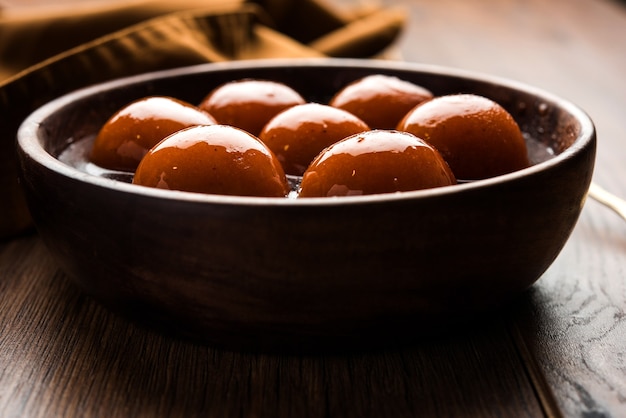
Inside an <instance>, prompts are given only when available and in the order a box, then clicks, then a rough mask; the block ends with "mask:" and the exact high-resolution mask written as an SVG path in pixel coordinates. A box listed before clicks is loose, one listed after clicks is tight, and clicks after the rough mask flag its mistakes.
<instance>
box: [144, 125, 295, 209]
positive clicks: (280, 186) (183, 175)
mask: <svg viewBox="0 0 626 418" xmlns="http://www.w3.org/2000/svg"><path fill="white" fill-rule="evenodd" d="M133 183H134V184H139V185H142V186H148V187H156V188H160V189H171V190H183V191H188V192H198V193H210V194H220V195H236V196H260V197H285V196H286V195H287V194H288V193H289V191H290V187H289V184H288V182H287V179H286V176H285V173H284V171H283V169H282V167H281V165H280V163H279V162H278V160H277V159H276V156H275V155H274V154H273V153H272V152H271V151H270V149H269V148H267V146H265V144H263V143H262V142H261V141H260V140H259V139H258V138H256V137H255V136H253V135H252V134H250V133H248V132H246V131H243V130H241V129H238V128H235V127H232V126H226V125H206V126H194V127H191V128H187V129H183V130H181V131H178V132H176V133H174V134H172V135H170V136H169V137H167V138H165V139H164V140H163V141H161V142H160V143H159V144H157V145H156V146H155V147H154V148H152V149H151V150H150V151H149V152H148V154H146V156H145V157H144V158H143V159H142V160H141V163H140V164H139V167H137V171H136V172H135V177H134V179H133Z"/></svg>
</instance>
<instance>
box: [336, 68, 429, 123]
mask: <svg viewBox="0 0 626 418" xmlns="http://www.w3.org/2000/svg"><path fill="white" fill-rule="evenodd" d="M432 97H433V94H432V93H431V92H430V91H429V90H427V89H425V88H424V87H422V86H419V85H417V84H414V83H411V82H409V81H406V80H402V79H400V78H398V77H394V76H388V75H384V74H373V75H369V76H366V77H363V78H361V79H358V80H356V81H354V82H352V83H351V84H348V85H347V86H345V87H344V88H343V89H341V90H340V91H339V92H337V94H335V96H334V97H333V98H332V99H331V100H330V102H329V104H330V105H331V106H334V107H338V108H340V109H344V110H347V111H348V112H350V113H353V114H354V115H356V116H358V117H359V118H361V119H362V120H363V121H365V123H367V124H368V125H369V126H370V127H371V128H372V129H395V127H396V125H398V122H400V120H401V119H402V118H403V117H404V115H406V114H407V113H408V112H409V111H410V110H411V109H413V108H414V107H415V106H417V105H418V104H419V103H422V102H423V101H425V100H428V99H431V98H432Z"/></svg>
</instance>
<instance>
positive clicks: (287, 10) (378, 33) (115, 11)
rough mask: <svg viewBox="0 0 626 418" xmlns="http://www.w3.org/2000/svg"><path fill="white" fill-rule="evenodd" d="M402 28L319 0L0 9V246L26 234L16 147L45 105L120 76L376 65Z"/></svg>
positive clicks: (397, 15) (381, 13)
mask: <svg viewBox="0 0 626 418" xmlns="http://www.w3.org/2000/svg"><path fill="white" fill-rule="evenodd" d="M404 22H405V16H404V13H403V11H402V10H396V9H381V8H367V9H359V10H353V9H350V10H340V9H339V8H338V7H333V6H331V5H330V3H324V2H323V1H322V0H258V1H254V2H252V1H245V0H181V1H176V2H172V1H164V0H152V1H150V0H127V1H123V2H121V1H120V2H118V1H112V2H102V1H99V2H89V1H86V0H83V1H76V0H74V1H73V2H72V3H67V4H65V5H55V6H46V7H37V8H25V9H20V8H7V9H4V10H3V9H2V8H1V6H0V239H3V238H7V237H10V236H12V235H14V234H16V233H19V232H21V231H24V230H25V229H27V228H28V227H29V226H30V217H29V215H28V210H27V209H26V205H25V202H24V199H23V196H22V193H21V189H20V186H19V181H18V177H19V176H18V163H17V158H16V153H15V139H16V132H17V129H18V127H19V125H20V123H21V122H22V121H23V120H24V118H26V117H27V116H28V114H30V113H31V112H32V111H33V110H35V109H36V108H38V107H39V106H41V105H42V104H44V103H45V102H48V101H50V100H51V99H54V98H55V97H58V96H60V95H63V94H65V93H68V92H70V91H72V90H75V89H78V88H81V87H85V86H87V85H90V84H94V83H98V82H103V81H107V80H110V79H114V78H118V77H122V76H129V75H134V74H139V73H143V72H149V71H157V70H163V69H169V68H175V67H183V66H188V65H195V64H201V63H207V62H221V61H228V60H243V59H262V58H299V57H301V58H304V57H324V56H333V57H350V58H371V57H375V56H378V55H379V54H381V53H383V52H384V51H385V50H386V49H387V48H388V47H389V46H390V45H392V43H393V41H394V40H395V39H396V38H397V36H398V35H399V33H400V32H401V30H402V27H403V25H404Z"/></svg>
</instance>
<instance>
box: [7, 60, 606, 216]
mask: <svg viewBox="0 0 626 418" xmlns="http://www.w3.org/2000/svg"><path fill="white" fill-rule="evenodd" d="M316 66H318V67H336V68H337V69H341V68H344V67H351V68H358V69H364V70H376V69H379V70H385V71H388V70H392V71H394V70H397V71H415V72H420V73H428V74H432V75H434V76H436V75H445V76H451V77H457V78H464V79H467V80H469V81H479V82H486V83H491V84H497V85H500V86H502V87H505V88H508V89H513V90H518V91H524V92H526V93H528V94H531V95H534V96H536V97H538V98H540V99H543V100H545V101H547V102H553V103H554V104H556V105H557V106H558V107H560V108H562V109H564V110H565V111H566V112H568V113H569V114H571V115H572V116H574V118H575V119H576V120H577V121H578V123H579V124H580V133H579V135H578V136H577V138H576V139H575V140H574V142H573V143H572V144H571V145H570V146H569V147H567V148H566V149H565V150H563V151H562V152H561V153H559V154H556V155H555V156H554V157H553V158H550V159H549V160H546V161H542V162H540V163H537V164H533V165H531V166H530V167H527V168H524V169H521V170H517V171H514V172H511V173H508V174H503V175H499V176H495V177H491V178H487V179H481V180H476V181H472V182H468V183H462V184H455V185H451V186H443V187H437V188H431V189H422V190H413V191H404V192H396V193H382V194H372V195H358V196H341V197H310V198H306V199H294V198H287V197H285V198H277V197H256V196H230V195H217V194H206V193H195V192H186V191H179V190H164V189H157V188H152V187H146V186H140V185H136V184H130V183H125V182H122V181H118V180H113V179H108V178H104V177H99V176H97V175H94V174H90V173H87V172H84V171H81V170H79V169H78V168H75V167H72V166H70V165H68V164H65V163H63V162H62V161H60V160H59V159H58V158H57V157H54V156H53V155H51V154H50V153H48V152H47V151H46V150H45V149H44V147H43V143H42V140H41V139H40V138H39V135H38V131H39V126H40V125H41V124H42V122H43V121H44V120H45V119H46V118H47V117H49V116H50V115H51V114H53V113H54V112H55V111H56V109H58V108H61V107H64V106H66V105H68V104H70V103H71V102H72V101H74V100H77V99H79V98H84V97H86V96H90V95H93V94H94V93H96V92H98V91H102V90H103V89H104V90H110V89H116V88H119V87H122V86H125V85H129V84H141V83H143V82H146V81H148V80H151V79H157V78H158V79H161V78H170V77H176V76H183V75H188V74H195V73H204V72H210V71H214V70H220V71H224V70H228V69H248V68H250V69H254V68H265V69H271V68H285V67H290V68H295V67H301V68H302V67H316ZM594 141H595V127H594V124H593V121H592V120H591V118H590V117H589V115H588V114H587V113H586V112H585V111H584V110H582V108H580V107H579V106H577V105H575V104H574V103H572V102H570V101H568V100H566V99H564V98H562V97H559V96H557V95H555V94H553V93H550V92H548V91H546V90H543V89H541V88H538V87H534V86H531V85H529V84H526V83H523V82H519V81H515V80H512V79H508V78H504V77H499V76H494V75H489V74H485V73H481V72H476V71H471V70H466V69H461V68H455V67H448V66H442V65H436V64H424V63H412V62H403V61H387V60H382V59H380V60H378V59H352V58H298V59H280V58H279V59H256V60H240V61H229V62H217V63H204V64H197V65H192V66H186V67H179V68H173V69H167V70H160V71H153V72H147V73H141V74H137V75H133V76H127V77H121V78H116V79H114V80H110V81H106V82H102V83H97V84H93V85H90V86H87V87H84V88H80V89H77V90H74V91H71V92H69V93H67V94H64V95H62V96H60V97H58V98H56V99H53V100H51V101H49V102H47V103H45V104H43V105H42V106H40V107H39V108H37V109H36V110H34V111H33V112H32V113H31V114H30V115H29V116H27V117H26V118H25V119H24V120H23V121H22V123H21V124H20V126H19V128H18V131H17V147H18V150H19V151H20V152H22V153H23V154H25V155H26V156H28V158H30V159H31V160H33V161H35V162H36V163H37V164H39V165H40V166H42V167H45V168H46V169H48V170H50V171H53V172H56V173H57V174H59V175H61V176H65V177H68V178H71V179H74V180H77V181H81V182H85V183H88V184H90V185H93V186H96V187H100V188H104V189H109V190H112V191H117V192H120V193H129V194H134V195H141V196H145V197H149V198H156V199H165V200H172V201H184V202H189V203H207V204H221V205H247V206H293V207H300V206H344V205H359V204H371V203H375V204H379V203H385V202H391V201H405V200H413V199H416V198H420V199H424V198H430V197H438V196H442V195H449V194H456V193H464V192H466V191H469V190H475V189H478V188H484V187H488V186H493V185H499V184H502V183H508V182H512V181H515V180H518V179H521V178H524V177H527V176H529V175H533V174H536V173H540V172H543V171H546V170H549V169H551V168H554V167H556V166H558V165H559V164H561V163H562V162H563V161H565V160H567V159H570V158H572V157H573V156H575V155H577V154H579V153H580V152H582V151H583V150H584V149H585V148H587V147H589V146H592V145H593V143H594Z"/></svg>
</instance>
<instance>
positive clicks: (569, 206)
mask: <svg viewBox="0 0 626 418" xmlns="http://www.w3.org/2000/svg"><path fill="white" fill-rule="evenodd" d="M372 73H380V74H390V75H396V76H398V77H401V78H404V79H407V80H410V81H413V82H415V83H418V84H420V85H422V86H424V87H426V88H428V89H430V90H431V91H433V92H434V93H435V94H436V95H441V94H449V93H458V92H466V93H476V94H480V95H484V96H487V97H489V98H491V99H493V100H495V101H497V102H499V103H500V104H501V105H503V106H504V107H505V108H506V109H507V110H508V111H509V112H511V113H512V115H513V116H514V117H515V119H516V120H517V121H518V123H519V124H520V126H521V128H522V130H523V131H524V132H525V134H526V135H527V136H528V137H530V138H533V139H534V140H536V141H538V143H539V144H541V145H543V146H545V147H547V148H549V149H550V150H552V151H553V152H554V155H549V154H541V155H539V156H535V157H533V158H534V160H535V161H534V163H533V165H532V166H531V167H529V168H527V169H524V170H521V171H517V172H514V173H511V174H507V175H502V176H498V177H494V178H490V179H486V180H480V181H475V182H472V183H467V184H459V185H455V186H449V187H443V188H438V189H430V190H421V191H414V192H403V193H396V194H381V195H370V196H355V197H345V198H337V199H334V198H314V199H302V200H296V199H287V198H285V199H281V198H278V199H277V198H255V197H239V196H218V195H205V194H196V193H188V192H176V191H167V190H158V189H151V188H145V187H140V186H135V185H132V184H128V183H126V182H124V181H118V180H114V179H111V178H105V176H101V175H98V174H97V173H96V174H94V173H93V172H90V171H89V170H87V169H86V168H85V167H86V166H85V160H84V158H83V160H82V161H81V159H80V157H79V158H77V159H76V160H75V161H61V160H60V159H59V156H60V155H62V153H64V152H66V151H67V149H68V147H72V146H76V144H79V143H81V142H80V141H81V140H83V139H84V138H88V137H90V136H91V137H93V135H94V134H95V133H96V132H97V131H98V130H99V128H100V127H101V126H102V124H103V123H104V122H105V121H106V119H107V118H108V117H109V116H110V115H111V114H112V113H113V112H114V111H115V110H117V109H118V108H120V107H122V106H123V105H125V104H126V103H128V102H130V101H132V100H134V99H137V98H140V97H143V96H147V95H153V94H161V95H170V96H175V97H178V98H181V99H183V100H187V101H190V102H192V103H199V101H200V100H201V99H202V97H203V96H204V95H205V94H206V93H207V92H208V91H209V90H211V89H212V88H213V87H215V86H217V85H219V84H221V83H224V82H226V81H229V80H236V79H242V78H260V79H272V80H278V81H282V82H284V83H286V84H288V85H290V86H292V87H294V88H295V89H296V90H298V91H300V92H301V93H302V94H303V95H304V96H305V97H306V98H307V99H308V100H311V101H317V102H324V101H326V100H328V99H329V97H330V96H331V95H332V93H334V92H335V91H337V90H338V89H339V88H340V87H342V86H343V85H345V84H346V83H348V82H350V81H352V80H354V79H356V78H359V77H362V76H365V75H367V74H372ZM595 143H596V138H595V130H594V126H593V123H592V121H591V120H590V119H589V118H588V116H587V115H586V114H585V113H584V112H583V111H581V110H580V109H579V108H578V107H576V106H575V105H573V104H571V103H569V102H567V101H565V100H562V99H560V98H557V97H554V96H553V95H551V94H549V93H546V92H543V91H540V90H538V89H535V88H532V87H529V86H526V85H522V84H519V83H515V82H511V81H506V80H501V79H497V78H494V77H490V76H484V75H478V74H473V73H467V72H464V71H460V70H454V69H446V68H441V67H435V66H426V65H417V64H408V63H399V62H387V61H384V62H382V61H380V62H379V61H365V60H341V59H326V60H312V61H311V60H304V61H254V62H234V63H227V64H207V65H201V66H194V67H189V68H182V69H176V70H170V71H165V72H158V73H151V74H145V75H141V76H137V77H131V78H126V79H122V80H118V81H114V82H109V83H106V84H101V85H96V86H93V87H90V88H86V89H83V90H80V91H77V92H74V93H71V94H69V95H66V96H64V97H62V98H59V99H57V100H55V101H53V102H51V103H49V104H47V105H45V106H43V107H42V108H40V109H39V110H37V111H36V112H34V113H33V114H32V115H31V116H30V117H28V119H27V120H26V121H25V122H24V123H23V124H22V126H21V128H20V130H19V134H18V148H19V155H20V161H21V168H22V181H23V185H24V188H25V192H26V196H27V200H28V203H29V207H30V210H31V212H32V216H33V219H34V222H35V225H36V226H37V228H38V230H39V232H40V234H41V237H42V238H43V240H44V241H45V242H46V244H47V245H48V246H49V249H50V252H51V253H52V254H53V255H54V256H55V257H56V259H57V260H58V262H59V264H60V266H61V267H62V268H63V269H64V271H65V272H67V274H68V275H69V276H70V277H71V278H72V279H73V280H75V281H76V283H78V284H79V285H80V286H81V287H82V288H83V289H84V290H85V291H86V292H87V293H89V294H91V295H93V296H95V297H96V298H97V299H98V300H100V301H101V302H103V303H104V304H106V305H107V306H109V307H111V308H113V309H115V310H116V311H118V312H123V313H125V314H128V315H131V316H132V317H133V318H136V319H139V320H141V321H144V322H146V323H149V324H152V325H155V326H157V327H159V328H160V329H162V330H170V331H171V330H173V331H174V332H176V333H178V334H181V335H185V336H190V337H192V338H196V339H200V340H203V341H209V342H213V343H216V344H225V345H227V346H231V347H248V348H252V349H257V348H264V347H266V348H267V347H269V348H271V349H274V348H278V349H280V348H285V347H309V346H310V345H311V344H312V345H315V346H317V345H326V346H328V345H330V346H341V345H343V344H346V343H350V342H356V341H358V342H359V344H362V343H363V342H366V343H371V344H374V343H376V342H380V341H383V340H385V339H387V338H391V337H392V336H398V335H416V334H420V333H422V332H426V330H429V329H433V328H435V327H439V326H441V324H443V323H446V322H447V321H455V320H456V319H459V318H467V317H471V316H472V315H475V314H480V313H484V312H490V311H491V310H494V309H498V308H499V307H501V306H503V305H505V304H507V303H509V302H510V301H511V300H512V298H514V297H516V296H517V295H519V294H520V293H521V292H523V291H524V290H525V289H527V288H528V287H529V286H531V285H532V284H533V283H534V282H535V281H536V280H537V279H539V278H540V276H541V275H542V274H543V273H544V271H545V270H546V269H547V268H548V267H549V266H550V264H551V263H552V262H553V261H554V259H555V258H556V257H557V255H558V254H559V252H560V251H561V249H562V247H563V245H564V244H565V242H566V241H567V239H568V237H569V235H570V233H571V231H572V229H573V228H574V226H575V224H576V221H577V219H578V216H579V214H580V212H581V209H582V206H583V204H584V201H585V196H586V192H587V189H588V186H589V183H590V180H591V176H592V171H593V165H594V158H595Z"/></svg>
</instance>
